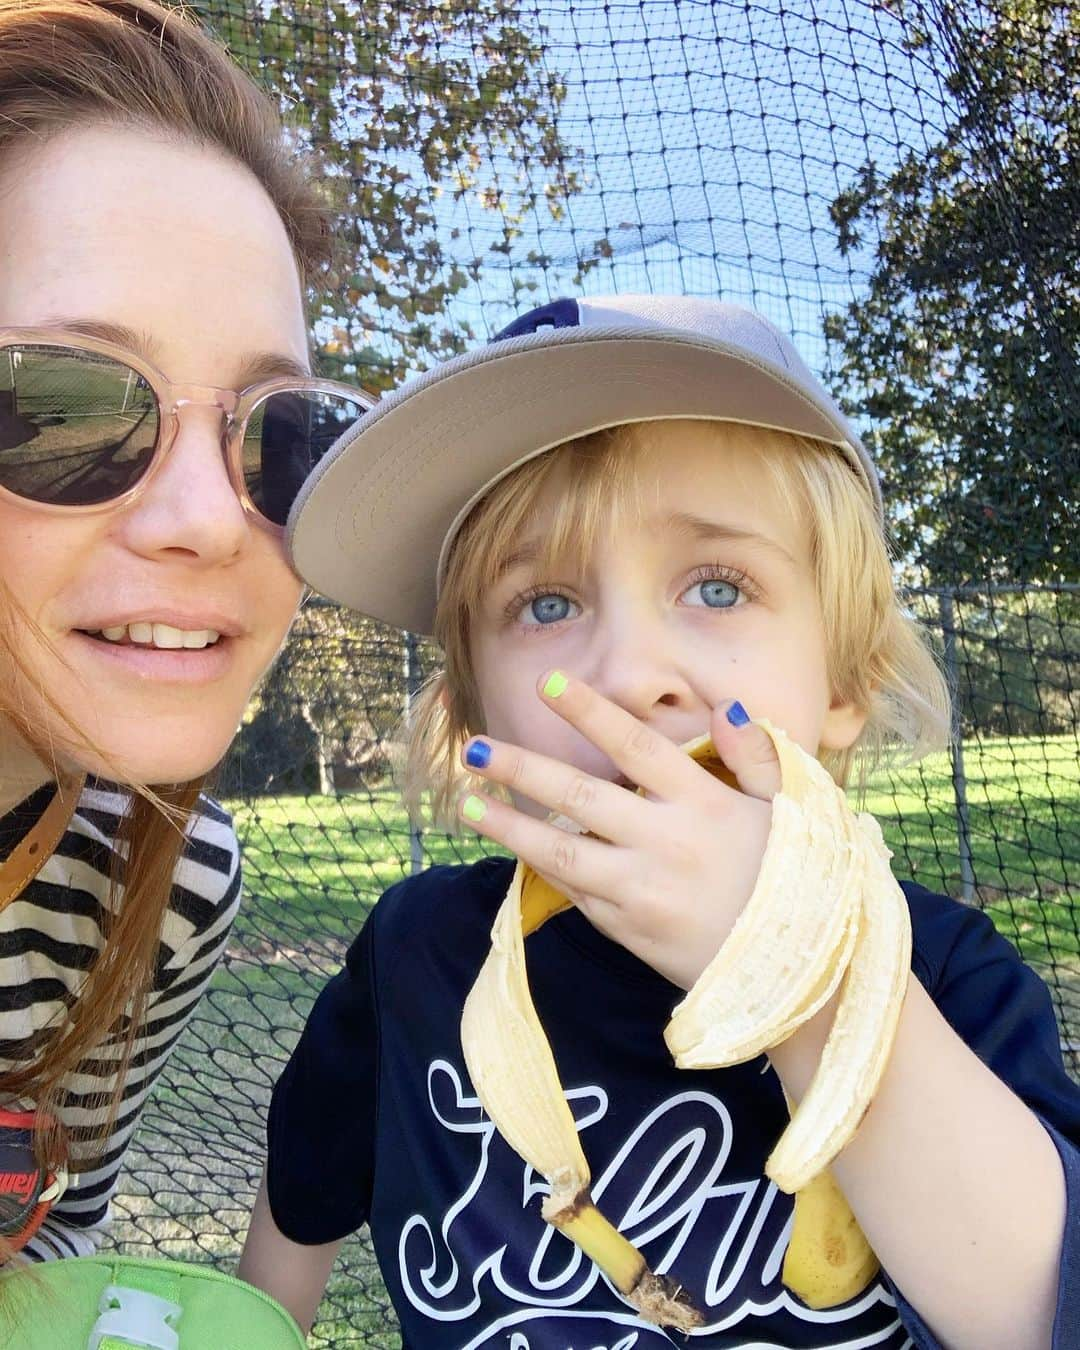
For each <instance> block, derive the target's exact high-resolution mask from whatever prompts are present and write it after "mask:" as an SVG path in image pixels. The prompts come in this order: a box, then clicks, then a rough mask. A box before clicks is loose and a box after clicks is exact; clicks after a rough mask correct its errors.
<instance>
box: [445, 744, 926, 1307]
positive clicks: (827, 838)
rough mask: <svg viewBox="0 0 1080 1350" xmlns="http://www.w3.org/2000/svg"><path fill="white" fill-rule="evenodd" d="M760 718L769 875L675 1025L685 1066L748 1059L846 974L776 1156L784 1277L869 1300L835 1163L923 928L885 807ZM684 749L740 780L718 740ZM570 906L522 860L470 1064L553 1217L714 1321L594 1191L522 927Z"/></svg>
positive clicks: (472, 1032) (886, 1040) (672, 1301)
mask: <svg viewBox="0 0 1080 1350" xmlns="http://www.w3.org/2000/svg"><path fill="white" fill-rule="evenodd" d="M758 725H759V726H761V727H763V728H764V730H765V731H766V732H767V733H768V734H769V736H770V737H771V738H772V741H773V743H774V745H775V746H776V751H777V755H778V758H779V762H780V773H781V790H780V792H779V793H778V794H777V795H776V796H775V797H774V798H773V808H772V809H773V819H772V826H771V829H770V834H769V840H768V843H767V845H766V849H765V855H764V857H763V859H762V864H761V869H760V871H759V875H758V880H757V883H756V885H755V887H754V891H753V894H752V895H751V897H750V899H749V901H748V902H747V904H746V906H745V907H744V909H743V912H742V914H741V915H740V916H739V919H738V920H737V921H736V923H735V925H734V927H733V928H732V931H731V933H730V934H729V935H728V938H727V939H726V941H725V942H724V944H723V946H722V947H721V948H720V951H719V952H718V953H717V955H716V957H715V958H714V959H713V961H712V962H710V964H709V966H708V967H707V968H706V969H705V971H704V972H703V973H702V975H701V977H700V978H699V979H698V981H697V983H696V984H695V985H694V987H693V988H692V989H691V990H690V991H689V992H688V994H687V995H686V997H685V998H684V999H683V1000H682V1002H681V1003H680V1004H679V1005H678V1007H677V1008H676V1009H675V1011H674V1013H673V1014H672V1018H671V1021H670V1022H669V1024H668V1027H667V1029H666V1032H665V1038H666V1040H667V1044H668V1047H669V1049H670V1050H671V1051H672V1054H673V1056H674V1059H675V1063H676V1064H677V1065H678V1066H679V1067H681V1068H716V1067H722V1066H725V1065H731V1064H737V1063H740V1062H742V1061H744V1060H748V1059H752V1058H754V1057H755V1056H757V1055H758V1054H760V1053H761V1052H762V1051H763V1050H766V1049H769V1048H770V1047H772V1046H775V1045H778V1044H780V1042H781V1041H783V1040H785V1039H786V1038H787V1037H788V1036H789V1035H791V1033H792V1032H793V1031H794V1030H795V1029H796V1028H797V1027H799V1026H801V1025H802V1024H803V1023H804V1022H806V1021H807V1020H808V1019H809V1018H811V1017H813V1015H814V1014H815V1013H816V1012H817V1011H818V1010H819V1009H820V1008H822V1007H823V1006H824V1005H825V1004H826V1003H827V1002H828V1000H829V999H830V998H832V996H833V995H834V994H835V993H836V991H837V989H838V988H839V990H840V993H839V1001H838V1006H837V1013H836V1016H835V1019H834V1023H833V1027H832V1031H831V1032H830V1035H829V1038H828V1040H827V1042H826V1046H825V1049H824V1051H823V1053H822V1057H821V1062H820V1064H819V1066H818V1070H817V1072H816V1074H815V1076H814V1078H813V1080H812V1082H811V1084H810V1087H809V1089H808V1090H807V1093H806V1096H805V1097H804V1098H803V1100H802V1101H801V1102H800V1103H799V1105H798V1107H797V1108H796V1109H795V1111H794V1113H793V1115H792V1120H791V1123H790V1124H789V1125H788V1128H787V1129H786V1130H785V1131H784V1134H783V1135H782V1136H781V1139H780V1141H779V1142H778V1144H777V1146H776V1148H775V1149H774V1150H773V1153H772V1154H771V1156H770V1157H769V1159H768V1161H767V1163H766V1167H765V1171H766V1174H767V1175H768V1176H769V1177H770V1178H771V1179H772V1180H773V1181H775V1183H776V1184H777V1186H779V1187H780V1189H781V1190H785V1191H788V1192H789V1193H790V1192H792V1191H795V1192H796V1198H795V1216H794V1221H793V1227H792V1235H791V1239H790V1242H789V1246H788V1252H787V1257H786V1259H785V1262H784V1272H783V1279H784V1283H785V1284H786V1285H787V1286H788V1287H789V1288H790V1289H791V1290H792V1291H793V1292H794V1293H796V1294H798V1295H799V1297H800V1298H802V1299H803V1301H804V1302H805V1303H807V1304H808V1305H809V1306H810V1307H814V1308H825V1307H832V1306H834V1305H835V1304H837V1303H841V1302H846V1301H847V1300H848V1299H850V1298H853V1297H855V1295H856V1294H858V1293H859V1292H861V1290H863V1289H864V1288H865V1287H866V1285H867V1284H868V1283H869V1282H870V1280H871V1279H873V1277H874V1275H875V1274H876V1272H877V1269H878V1263H877V1259H876V1257H875V1256H874V1253H873V1251H872V1250H871V1249H870V1246H869V1244H868V1243H867V1242H866V1239H865V1237H864V1236H863V1234H862V1232H861V1230H860V1229H859V1227H858V1224H857V1222H856V1220H855V1217H854V1215H853V1214H852V1213H851V1210H850V1208H849V1207H848V1205H847V1202H846V1200H845V1199H844V1196H843V1193H842V1192H841V1191H840V1188H839V1187H838V1186H837V1184H836V1182H835V1180H834V1179H833V1178H832V1176H831V1174H829V1173H828V1172H827V1171H826V1170H825V1169H826V1168H827V1166H828V1164H829V1163H830V1162H831V1160H832V1159H833V1158H834V1157H835V1156H836V1154H837V1153H838V1152H839V1151H840V1150H841V1149H842V1148H843V1147H844V1145H845V1144H846V1143H847V1141H848V1140H849V1139H850V1138H851V1136H852V1135H853V1134H854V1132H855V1130H856V1129H857V1128H858V1125H859V1122H860V1121H861V1119H862V1117H863V1115H864V1113H865V1111H866V1109H867V1107H868V1106H869V1104H870V1101H871V1099H872V1097H873V1095H874V1092H875V1091H876V1089H877V1085H878V1083H879V1081H880V1078H881V1074H882V1073H883V1071H884V1068H885V1064H886V1063H887V1060H888V1056H889V1052H890V1049H891V1047H892V1041H893V1036H894V1034H895V1030H896V1025H897V1021H898V1019H899V1015H900V1009H901V1005H902V1003H903V996H904V990H905V988H906V981H907V975H908V971H909V969H910V952H911V928H910V920H909V917H908V910H907V903H906V901H905V900H904V897H903V894H902V892H901V891H900V888H899V886H898V885H897V884H896V882H895V880H894V879H893V877H892V873H891V872H890V870H889V863H888V859H889V853H888V850H887V849H886V848H885V845H884V842H883V841H882V838H881V831H880V829H879V827H878V825H877V823H876V821H874V820H873V819H872V817H870V816H865V815H864V816H855V815H854V814H853V813H852V812H851V810H850V809H849V807H848V805H847V801H846V799H845V797H844V794H843V792H842V791H841V790H840V788H839V787H837V785H836V784H835V783H834V782H833V780H832V778H831V777H830V776H829V774H828V773H827V771H826V770H825V769H824V768H823V767H822V766H821V765H820V764H819V763H818V762H817V760H815V759H814V758H813V757H812V756H811V755H808V754H807V753H806V752H805V751H803V750H802V749H800V748H799V747H798V746H797V745H795V744H794V743H793V742H791V741H790V740H788V738H787V737H786V736H785V735H784V734H783V732H781V731H779V730H778V729H776V728H774V727H772V726H771V725H770V724H769V723H768V722H766V721H764V720H762V721H760V722H759V723H758ZM684 749H686V751H687V753H688V754H690V755H691V756H692V757H693V758H694V759H696V760H697V761H698V762H699V763H701V764H702V766H703V767H704V768H706V769H708V770H709V772H711V773H714V774H716V775H717V776H723V777H725V778H728V780H729V781H730V775H729V774H728V773H727V770H726V769H725V767H724V766H723V764H722V762H721V761H720V760H719V758H718V757H717V755H716V752H715V750H714V749H713V747H712V745H711V743H710V742H709V741H708V739H707V738H702V739H700V740H698V741H695V742H693V743H691V744H690V745H688V746H686V747H684ZM559 823H560V824H563V825H565V826H567V827H568V828H575V827H573V826H572V825H571V823H570V822H567V821H560V822H559ZM568 905H569V901H568V900H566V898H565V897H564V896H562V895H561V894H560V893H559V892H558V891H557V890H555V889H554V888H553V887H552V886H550V885H549V884H548V883H547V882H546V881H544V880H543V878H542V877H539V876H538V875H537V874H536V873H535V872H533V871H532V869H531V868H529V867H527V866H526V865H525V864H523V863H520V862H519V863H518V865H517V867H516V868H515V871H514V877H513V880H512V882H511V885H510V888H509V890H508V891H507V894H506V898H505V899H504V900H503V903H502V905H501V906H500V908H499V912H498V914H497V915H496V918H495V923H494V925H493V927H492V931H491V950H490V951H489V953H488V955H487V958H486V959H485V961H484V964H483V966H482V967H481V970H480V973H479V975H478V976H477V979H476V982H475V984H474V985H473V988H472V989H471V991H470V993H469V995H468V998H467V999H466V1002H465V1008H464V1012H463V1016H462V1024H461V1042H462V1049H463V1051H464V1055H465V1062H466V1065H467V1067H468V1070H469V1074H470V1077H471V1078H472V1083H473V1086H474V1088H475V1089H476V1093H477V1095H478V1097H479V1098H480V1101H481V1103H482V1104H483V1106H484V1109H485V1110H486V1111H487V1113H488V1115H489V1116H490V1118H491V1119H492V1121H493V1122H494V1123H495V1125H496V1127H497V1128H498V1130H499V1132H500V1133H501V1134H502V1136H503V1138H504V1139H505V1140H506V1141H507V1143H509V1144H510V1146H511V1147H512V1148H513V1149H514V1150H515V1151H516V1152H517V1153H519V1154H520V1155H521V1157H523V1158H524V1159H525V1160H526V1161H527V1162H528V1163H530V1164H531V1165H532V1166H533V1167H534V1168H535V1169H536V1171H538V1172H539V1173H540V1174H541V1175H542V1176H544V1177H545V1178H546V1179H547V1181H548V1183H549V1185H550V1187H551V1192H550V1194H549V1195H548V1197H547V1198H546V1199H545V1201H544V1204H543V1209H542V1213H543V1216H544V1218H545V1219H546V1220H548V1222H550V1223H553V1224H555V1225H556V1226H557V1227H558V1228H560V1229H561V1230H562V1231H563V1232H564V1233H565V1234H566V1235H567V1236H568V1237H570V1238H572V1239H573V1240H574V1241H575V1242H576V1243H577V1244H578V1246H579V1247H581V1249H582V1250H583V1251H584V1252H585V1253H586V1255H588V1256H589V1257H590V1258H591V1259H592V1260H593V1261H595V1262H596V1264H597V1265H598V1266H599V1267H600V1268H601V1269H602V1270H603V1271H604V1272H605V1274H606V1275H607V1276H608V1278H609V1279H611V1281H612V1283H613V1284H614V1285H615V1287H616V1288H617V1289H618V1290H619V1291H620V1292H621V1293H622V1294H624V1295H625V1296H626V1297H627V1299H628V1300H629V1301H630V1302H631V1304H633V1306H634V1307H635V1308H637V1309H638V1311H639V1312H640V1313H641V1314H642V1316H643V1317H645V1318H647V1319H648V1320H650V1321H652V1322H656V1323H658V1324H660V1325H666V1326H673V1327H675V1328H677V1329H679V1330H683V1331H689V1330H692V1329H693V1328H694V1327H695V1326H699V1325H701V1323H702V1321H703V1319H702V1317H701V1314H700V1313H699V1312H698V1310H697V1309H695V1308H694V1307H693V1306H692V1305H691V1304H690V1302H689V1300H688V1297H687V1295H686V1293H685V1291H683V1290H682V1289H680V1288H679V1286H677V1285H676V1284H674V1283H673V1282H672V1281H671V1280H669V1279H667V1278H666V1277H663V1276H657V1275H655V1274H653V1272H652V1271H650V1270H649V1268H648V1266H647V1265H646V1263H645V1260H644V1258H643V1257H642V1255H641V1253H640V1252H638V1251H637V1249H636V1248H635V1247H633V1246H632V1244H631V1243H630V1242H629V1241H628V1240H627V1239H626V1238H625V1237H623V1236H622V1234H621V1233H619V1232H618V1230H617V1229H616V1228H615V1227H614V1226H613V1225H612V1224H611V1223H610V1222H609V1221H608V1220H607V1219H606V1218H604V1216H603V1215H602V1214H601V1213H600V1212H599V1211H598V1210H597V1208H596V1206H595V1205H594V1204H593V1201H592V1198H591V1195H590V1192H589V1185H590V1173H589V1166H588V1163H587V1161H586V1159H585V1155H584V1152H583V1150H582V1148H581V1142H580V1140H579V1138H578V1133H577V1129H576V1127H575V1125H574V1119H573V1116H572V1115H571V1113H570V1109H569V1107H568V1106H567V1103H566V1099H565V1096H564V1094H563V1090H562V1085H561V1083H560V1081H559V1076H558V1070H557V1068H556V1066H555V1061H554V1058H553V1056H552V1053H551V1047H550V1045H549V1044H548V1040H547V1036H546V1035H545V1033H544V1029H543V1027H542V1025H541V1024H540V1019H539V1017H538V1016H537V1014H536V1010H535V1008H534V1007H533V1003H532V997H531V995H530V993H529V985H528V978H527V974H526V968H525V943H524V939H525V937H526V936H527V935H528V934H529V933H530V932H533V931H535V929H536V928H538V927H539V926H540V925H541V924H542V923H543V922H544V921H545V920H546V919H548V918H549V917H551V915H552V914H555V913H558V911H559V910H561V909H565V908H566V907H567V906H568ZM493 1028H495V1029H497V1034H493V1030H492V1029H493Z"/></svg>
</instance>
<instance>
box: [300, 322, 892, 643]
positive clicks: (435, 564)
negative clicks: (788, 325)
mask: <svg viewBox="0 0 1080 1350" xmlns="http://www.w3.org/2000/svg"><path fill="white" fill-rule="evenodd" d="M662 418H705V419H709V420H724V421H734V422H745V423H749V424H752V425H757V426H767V427H773V428H776V429H779V430H783V431H790V432H794V433H796V434H798V435H805V436H812V437H816V438H818V439H821V440H824V441H829V442H831V443H833V444H835V445H836V446H837V448H838V449H839V450H840V451H841V452H842V453H843V454H845V455H846V457H847V458H848V459H849V461H850V462H851V465H852V467H853V468H854V469H855V470H856V471H857V472H858V473H859V475H860V477H861V478H862V479H863V480H864V482H866V484H867V486H868V488H869V490H870V492H871V493H872V495H873V496H874V498H875V501H876V502H877V505H878V509H879V511H880V499H879V496H878V484H877V477H876V474H875V472H874V469H873V466H872V465H871V463H870V461H869V459H868V457H867V455H866V452H865V450H864V449H863V447H862V445H861V444H860V443H859V441H858V439H857V438H856V437H855V436H854V434H853V432H852V431H851V429H850V427H849V426H848V425H847V423H846V422H844V421H843V420H842V419H840V418H839V417H838V416H837V414H836V411H835V408H833V407H830V406H829V404H828V403H827V402H826V401H825V400H823V399H819V398H817V397H815V396H814V390H813V389H809V390H808V389H807V388H805V387H804V385H803V384H802V383H801V382H800V381H798V380H796V379H795V378H793V377H792V376H790V375H788V374H787V373H786V372H785V371H783V370H782V369H780V368H779V367H777V366H773V365H771V364H770V363H768V362H766V361H763V360H759V359H758V358H756V357H754V356H752V355H750V354H748V353H747V352H746V351H745V350H741V349H735V350H732V349H730V348H727V347H725V346H724V345H723V344H721V343H718V342H713V341H709V340H707V339H702V338H695V337H693V336H692V335H689V334H685V333H677V332H663V331H661V332H657V333H651V334H636V333H627V332H625V331H622V332H620V331H618V330H610V331H606V332H605V331H602V330H597V329H592V330H589V329H582V328H566V329H559V330H555V331H554V332H552V331H545V332H542V333H535V334H528V335H526V336H524V337H520V338H512V339H509V340H507V341H505V342H500V343H495V344H491V345H489V346H486V347H481V348H477V349H476V350H475V351H471V352H468V353H466V354H465V355H463V356H460V357H456V358H454V359H453V360H451V361H448V362H446V363H444V364H442V365H440V366H437V367H435V368H434V369H433V370H431V371H429V372H428V373H427V374H425V375H422V376H420V377H419V378H418V379H416V380H413V381H412V382H410V383H409V384H407V385H404V386H402V388H401V389H399V390H397V391H396V392H394V393H393V394H390V395H388V396H387V397H386V398H384V399H382V400H381V401H380V402H379V403H378V404H376V406H375V407H374V408H373V409H372V410H371V411H370V412H369V413H367V414H366V415H365V416H364V417H363V418H361V419H360V420H359V421H358V422H357V423H356V424H355V425H354V426H353V427H351V428H350V429H349V430H348V431H347V432H346V433H345V435H344V436H343V437H342V438H341V439H340V440H339V441H338V442H337V444H336V445H335V446H334V447H333V448H332V449H331V450H330V452H329V453H328V454H327V456H326V457H325V459H324V460H323V461H322V463H321V464H320V465H319V466H318V468H317V469H316V470H315V472H314V473H313V474H312V476H311V477H310V478H309V479H308V481H307V483H305V485H304V487H303V489H302V491H301V493H300V495H299V497H298V498H297V501H296V503H295V504H294V506H293V509H292V511H291V512H290V514H289V521H288V528H287V538H288V543H289V548H290V550H291V553H292V560H293V565H294V567H295V568H296V570H297V571H298V572H299V573H300V575H301V576H302V577H303V578H304V580H305V581H306V582H307V583H308V584H309V585H311V586H312V587H314V588H315V590H317V591H319V592H321V593H322V594H324V595H326V596H328V597H329V598H330V599H332V600H336V601H338V602H340V603H342V604H345V605H349V606H350V607H352V608H354V609H357V610H359V611H360V612H361V613H364V614H368V615H371V616H372V617H373V618H377V619H381V620H383V621H385V622H387V623H390V624H393V625H395V626H396V627H399V628H405V629H409V630H411V631H413V632H416V633H430V631H431V627H432V621H433V616H434V612H435V601H436V595H437V584H436V578H437V576H438V575H439V567H440V564H441V562H442V561H443V560H442V559H441V557H440V551H441V550H442V548H443V545H444V541H446V540H447V538H448V536H449V534H450V531H451V530H452V529H453V528H455V527H456V525H457V524H458V523H460V521H461V520H462V519H463V518H464V516H465V515H466V514H467V512H468V511H469V510H470V509H471V508H472V506H473V505H474V504H475V503H476V501H477V500H478V498H479V497H480V496H481V495H483V493H484V492H486V491H487V490H488V488H489V487H491V485H492V484H493V483H494V482H495V481H497V480H498V479H499V478H501V477H502V476H503V475H504V474H506V473H508V472H509V471H510V470H511V469H513V468H515V467H516V466H517V465H519V464H522V463H524V462H525V461H526V460H528V459H531V458H532V457H533V456H534V455H538V454H541V453H543V451H545V450H549V449H551V448H552V447H553V446H556V445H559V444H561V443H562V442H563V441H567V440H571V439H573V438H574V437H577V436H584V435H587V434H589V433H590V432H593V431H599V430H600V429H602V428H604V427H610V426H617V425H619V424H620V423H623V422H639V421H656V420H659V419H662Z"/></svg>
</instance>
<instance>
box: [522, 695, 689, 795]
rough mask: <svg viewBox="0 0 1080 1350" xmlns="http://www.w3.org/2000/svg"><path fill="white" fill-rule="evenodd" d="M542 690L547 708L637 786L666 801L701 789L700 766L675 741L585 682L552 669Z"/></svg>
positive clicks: (542, 696)
mask: <svg viewBox="0 0 1080 1350" xmlns="http://www.w3.org/2000/svg"><path fill="white" fill-rule="evenodd" d="M538 688H539V692H540V696H541V698H543V700H544V702H545V703H546V704H547V705H548V707H549V708H551V709H553V711H555V712H557V713H558V714H559V716H560V717H562V718H563V719H564V720H565V721H567V722H569V723H570V725H571V726H572V727H574V728H575V729H576V730H578V731H580V732H581V734H582V735H583V736H585V737H586V738H587V739H588V740H590V741H591V742H592V743H593V745H595V746H596V747H597V749H598V750H602V751H603V752H604V754H605V755H607V757H608V758H609V759H610V760H611V761H612V763H613V764H614V765H615V766H616V768H618V769H619V770H620V771H621V772H622V773H623V774H625V775H626V777H627V779H629V781H630V782H631V783H633V784H634V786H635V787H640V788H644V789H645V791H646V792H648V793H651V794H652V795H653V796H654V797H658V798H660V799H661V800H662V801H673V800H675V799H676V798H677V797H685V796H686V795H688V794H691V793H695V792H700V790H701V777H702V775H701V770H700V769H699V768H698V766H697V765H696V764H695V763H694V762H693V760H692V759H690V758H689V756H688V755H685V754H683V752H682V751H681V750H680V749H679V747H678V746H677V745H676V744H675V743H674V741H669V740H668V739H667V737H666V736H661V735H660V733H659V732H658V731H653V729H652V728H651V727H647V726H646V725H645V724H644V723H643V722H640V721H639V720H638V719H637V718H636V717H634V716H633V715H632V714H631V713H628V712H627V711H626V710H625V709H624V708H620V707H619V706H618V705H617V704H615V703H612V702H611V700H610V699H606V698H604V697H603V695H602V694H598V693H597V692H596V690H595V689H590V688H589V686H588V685H587V684H585V683H584V682H583V681H582V680H576V679H574V678H573V677H572V676H569V675H564V674H563V673H562V671H559V670H553V671H550V672H549V673H548V674H547V675H545V676H544V677H543V678H542V679H541V680H540V682H539V685H538Z"/></svg>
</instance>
